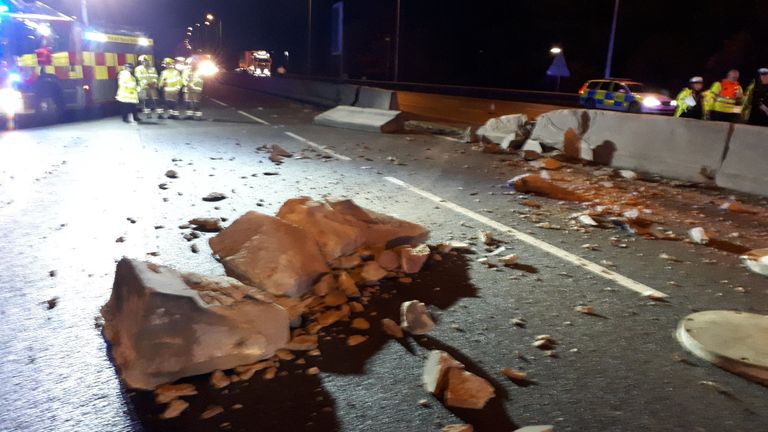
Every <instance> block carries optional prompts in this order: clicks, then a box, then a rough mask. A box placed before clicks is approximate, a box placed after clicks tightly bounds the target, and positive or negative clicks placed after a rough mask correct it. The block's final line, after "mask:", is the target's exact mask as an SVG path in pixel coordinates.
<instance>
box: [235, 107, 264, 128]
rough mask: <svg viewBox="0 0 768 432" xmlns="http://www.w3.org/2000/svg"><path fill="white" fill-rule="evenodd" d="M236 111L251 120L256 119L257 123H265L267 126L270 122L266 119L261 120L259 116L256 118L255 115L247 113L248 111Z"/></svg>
mask: <svg viewBox="0 0 768 432" xmlns="http://www.w3.org/2000/svg"><path fill="white" fill-rule="evenodd" d="M237 112H239V113H240V114H242V115H244V116H246V117H248V118H249V119H251V120H256V121H257V122H259V123H261V124H263V125H267V126H270V123H269V122H268V121H266V120H262V119H260V118H258V117H256V116H252V115H250V114H248V113H247V112H245V111H240V110H237Z"/></svg>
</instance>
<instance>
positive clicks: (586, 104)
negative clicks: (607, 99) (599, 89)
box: [584, 99, 597, 109]
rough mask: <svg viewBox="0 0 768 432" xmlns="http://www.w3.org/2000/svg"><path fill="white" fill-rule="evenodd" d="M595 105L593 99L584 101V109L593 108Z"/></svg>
mask: <svg viewBox="0 0 768 432" xmlns="http://www.w3.org/2000/svg"><path fill="white" fill-rule="evenodd" d="M596 107H597V104H595V100H594V99H587V101H586V102H584V108H586V109H595V108H596Z"/></svg>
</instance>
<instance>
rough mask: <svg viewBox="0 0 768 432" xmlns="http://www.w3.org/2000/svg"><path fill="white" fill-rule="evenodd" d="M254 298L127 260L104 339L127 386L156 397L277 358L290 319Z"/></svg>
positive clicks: (220, 282) (106, 312)
mask: <svg viewBox="0 0 768 432" xmlns="http://www.w3.org/2000/svg"><path fill="white" fill-rule="evenodd" d="M211 280H215V281H217V283H210V281H211ZM254 292H258V290H256V289H255V288H253V287H249V286H246V285H243V284H241V283H239V282H237V281H235V280H233V279H230V278H206V277H203V276H200V275H197V274H194V273H185V274H182V273H179V272H177V271H176V270H173V269H171V268H169V267H164V266H159V265H156V264H152V263H147V262H142V261H136V260H130V259H127V258H124V259H122V260H120V262H119V263H118V265H117V271H116V274H115V282H114V286H113V288H112V295H111V297H110V299H109V301H108V302H107V304H106V305H104V307H103V308H102V311H101V313H102V316H103V317H104V327H103V334H104V337H105V338H106V339H107V341H108V342H109V343H110V350H111V354H112V358H113V361H114V363H115V366H116V368H117V369H118V371H119V373H120V376H121V378H122V379H123V381H124V382H125V384H126V386H128V387H131V388H140V389H153V388H155V387H156V386H158V385H160V384H164V383H167V382H172V381H175V380H177V379H179V378H182V377H186V376H191V375H198V374H203V373H207V372H210V371H212V370H216V369H230V368H233V367H235V366H238V365H241V364H247V363H253V362H255V361H258V360H261V359H263V358H266V357H269V356H271V355H272V354H274V352H275V351H277V350H278V349H280V348H282V346H283V345H285V343H286V342H287V341H288V338H289V318H288V313H287V312H286V310H285V309H283V308H282V307H280V306H278V305H276V304H273V303H269V302H267V301H264V300H259V299H257V298H256V297H259V296H258V295H257V294H255V293H254ZM206 293H208V294H206ZM210 293H215V294H210ZM251 293H253V294H254V295H251ZM222 299H229V300H232V301H231V302H230V301H229V300H225V301H222Z"/></svg>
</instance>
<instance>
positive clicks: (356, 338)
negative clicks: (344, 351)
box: [347, 335, 368, 346]
mask: <svg viewBox="0 0 768 432" xmlns="http://www.w3.org/2000/svg"><path fill="white" fill-rule="evenodd" d="M367 340H368V336H361V335H352V336H350V337H349V338H347V345H349V346H355V345H360V344H361V343H363V342H365V341H367Z"/></svg>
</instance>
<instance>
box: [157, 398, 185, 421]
mask: <svg viewBox="0 0 768 432" xmlns="http://www.w3.org/2000/svg"><path fill="white" fill-rule="evenodd" d="M188 406H189V402H187V401H185V400H181V399H174V400H172V401H171V403H169V404H168V407H167V408H166V409H165V411H163V413H162V414H160V418H161V419H163V420H167V419H170V418H174V417H178V416H179V415H180V414H181V413H182V411H184V410H185V409H187V407H188Z"/></svg>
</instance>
